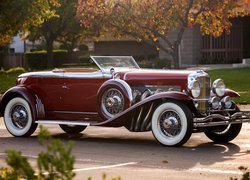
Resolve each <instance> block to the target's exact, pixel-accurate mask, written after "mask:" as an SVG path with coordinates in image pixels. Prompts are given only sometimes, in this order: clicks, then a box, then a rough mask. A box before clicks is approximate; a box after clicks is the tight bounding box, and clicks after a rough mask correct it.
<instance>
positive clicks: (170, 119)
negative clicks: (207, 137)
mask: <svg viewBox="0 0 250 180" xmlns="http://www.w3.org/2000/svg"><path fill="white" fill-rule="evenodd" d="M192 131H193V118H192V114H191V112H190V110H189V109H188V108H187V107H186V106H185V105H183V104H181V103H177V102H166V103H164V104H161V105H160V106H158V107H157V108H156V110H155V112H154V113H153V117H152V132H153V135H154V137H155V138H156V139H157V141H159V142H160V143H161V144H162V145H165V146H181V145H183V144H184V143H186V142H187V141H188V139H189V138H190V136H191V134H192Z"/></svg>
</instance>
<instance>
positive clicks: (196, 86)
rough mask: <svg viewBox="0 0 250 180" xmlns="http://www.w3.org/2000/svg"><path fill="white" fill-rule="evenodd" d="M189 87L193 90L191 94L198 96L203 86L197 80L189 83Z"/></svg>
mask: <svg viewBox="0 0 250 180" xmlns="http://www.w3.org/2000/svg"><path fill="white" fill-rule="evenodd" d="M188 89H189V91H190V92H191V95H192V96H193V97H194V98H197V97H199V96H200V94H201V87H200V83H199V82H198V81H196V80H194V81H191V82H190V83H189V85H188Z"/></svg>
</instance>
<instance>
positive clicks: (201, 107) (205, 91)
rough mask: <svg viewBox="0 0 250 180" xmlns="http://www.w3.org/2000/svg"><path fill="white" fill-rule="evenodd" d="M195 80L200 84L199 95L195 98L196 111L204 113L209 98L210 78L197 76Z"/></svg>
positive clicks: (207, 106)
mask: <svg viewBox="0 0 250 180" xmlns="http://www.w3.org/2000/svg"><path fill="white" fill-rule="evenodd" d="M196 80H197V81H198V82H199V83H200V86H201V94H200V96H199V97H198V98H197V100H198V101H197V103H198V108H197V109H198V111H199V112H200V113H206V112H207V110H208V108H209V102H208V99H209V98H210V90H211V84H210V78H209V77H208V76H198V77H196Z"/></svg>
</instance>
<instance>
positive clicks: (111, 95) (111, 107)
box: [101, 88, 124, 117]
mask: <svg viewBox="0 0 250 180" xmlns="http://www.w3.org/2000/svg"><path fill="white" fill-rule="evenodd" d="M101 103H102V105H101V108H102V110H103V112H104V113H105V114H106V115H108V116H109V117H113V116H114V115H116V114H118V113H120V112H122V111H123V110H124V97H123V94H122V93H121V91H119V90H118V89H116V88H111V89H109V90H107V91H106V92H105V93H104V94H103V96H102V102H101Z"/></svg>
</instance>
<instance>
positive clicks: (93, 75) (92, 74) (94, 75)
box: [63, 71, 112, 79]
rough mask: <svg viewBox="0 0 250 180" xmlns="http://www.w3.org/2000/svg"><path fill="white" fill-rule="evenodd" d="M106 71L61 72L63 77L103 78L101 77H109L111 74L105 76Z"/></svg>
mask: <svg viewBox="0 0 250 180" xmlns="http://www.w3.org/2000/svg"><path fill="white" fill-rule="evenodd" d="M107 75H108V74H107V73H102V72H100V71H99V72H87V73H84V72H76V73H72V72H65V73H63V77H64V78H80V79H103V78H111V77H112V76H111V75H109V76H107Z"/></svg>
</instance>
